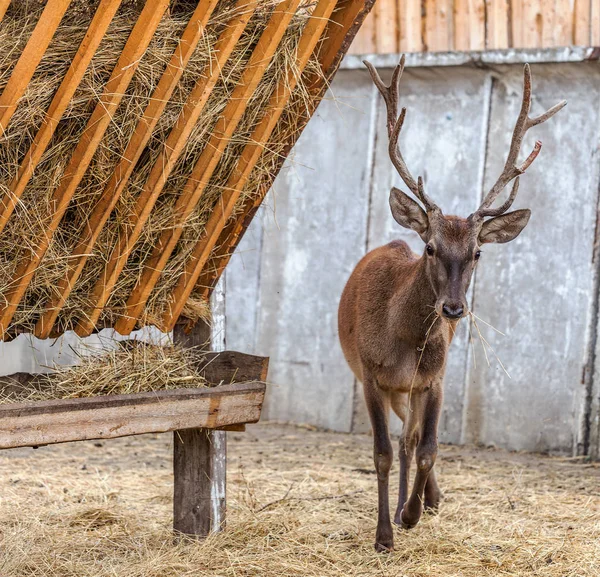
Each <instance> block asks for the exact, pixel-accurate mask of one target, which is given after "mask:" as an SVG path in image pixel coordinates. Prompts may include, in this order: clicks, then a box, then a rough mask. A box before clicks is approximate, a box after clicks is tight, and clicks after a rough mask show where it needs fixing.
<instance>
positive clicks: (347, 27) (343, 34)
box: [198, 0, 373, 298]
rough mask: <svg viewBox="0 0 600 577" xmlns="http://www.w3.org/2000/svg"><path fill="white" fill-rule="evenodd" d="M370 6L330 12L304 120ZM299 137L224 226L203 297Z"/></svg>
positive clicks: (352, 4)
mask: <svg viewBox="0 0 600 577" xmlns="http://www.w3.org/2000/svg"><path fill="white" fill-rule="evenodd" d="M372 6H373V0H370V1H369V0H367V1H366V2H365V1H364V0H347V1H342V3H341V7H340V9H339V10H336V11H335V12H334V13H333V15H332V17H331V22H330V24H329V25H328V26H327V28H326V29H325V31H324V33H323V38H324V40H323V43H322V45H321V47H320V49H319V60H320V62H321V67H322V69H323V74H324V78H325V79H323V78H321V77H319V78H315V80H314V83H312V84H310V83H308V85H310V86H311V89H312V93H313V96H314V99H313V100H312V103H311V105H310V108H309V109H308V110H307V111H306V115H307V118H309V117H310V116H311V115H312V114H313V112H314V110H315V109H316V107H317V106H318V105H319V102H320V101H321V98H322V97H323V95H324V93H325V90H326V89H327V86H328V82H329V79H331V78H332V77H333V75H334V74H335V72H336V70H337V67H338V66H339V63H340V62H341V60H342V58H343V57H344V55H345V53H346V51H347V50H348V46H349V45H350V43H351V42H352V38H353V37H354V35H355V34H356V31H357V30H358V28H360V26H361V23H362V21H363V20H364V17H365V15H366V14H367V13H368V11H369V10H370V9H371V7H372ZM299 136H300V132H296V133H294V134H292V135H291V136H290V138H289V141H288V142H287V143H286V150H285V151H284V153H283V154H282V155H281V159H280V161H279V164H278V166H276V167H275V168H274V170H273V172H272V174H271V175H270V177H269V178H265V181H264V182H263V183H262V185H261V186H260V187H259V188H258V194H257V196H256V197H255V198H254V199H248V201H247V202H245V203H244V205H243V206H242V207H241V210H240V214H239V215H238V216H237V217H236V219H234V220H232V221H231V222H230V223H228V225H227V226H226V228H225V229H224V230H223V232H222V233H221V235H220V238H219V242H218V243H217V247H218V248H217V250H216V251H215V255H214V257H213V259H212V260H211V261H210V265H209V266H207V267H205V270H204V271H203V273H202V275H201V277H200V279H199V282H198V285H199V286H200V287H203V288H204V290H203V291H202V292H203V296H204V297H206V298H208V295H209V293H210V291H211V290H212V288H213V287H214V286H215V284H216V282H217V280H218V279H219V277H220V275H221V273H222V271H223V269H224V268H225V267H226V266H227V263H228V262H229V258H230V257H231V255H232V253H233V251H234V250H235V247H236V245H237V243H238V242H239V241H240V239H241V238H242V236H243V233H244V231H245V230H247V228H248V225H249V223H250V221H251V220H252V217H253V216H254V214H255V212H256V210H258V207H259V206H260V205H261V203H262V201H263V199H264V196H265V195H266V194H267V192H268V190H269V188H270V186H271V183H272V181H273V180H274V179H275V177H276V175H277V173H278V172H279V170H280V169H281V166H282V165H283V159H284V158H285V157H286V152H287V151H289V150H291V148H292V147H293V146H294V144H295V142H296V140H297V139H298V137H299Z"/></svg>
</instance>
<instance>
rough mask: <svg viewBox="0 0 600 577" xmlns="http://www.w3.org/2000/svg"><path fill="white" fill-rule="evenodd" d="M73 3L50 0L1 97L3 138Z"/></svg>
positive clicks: (0, 116) (1, 129) (0, 113)
mask: <svg viewBox="0 0 600 577" xmlns="http://www.w3.org/2000/svg"><path fill="white" fill-rule="evenodd" d="M70 2H71V0H48V4H46V7H45V8H44V11H43V12H42V14H41V16H40V19H39V21H38V23H37V24H36V26H35V28H34V30H33V32H32V34H31V37H30V38H29V42H27V46H25V49H24V50H23V53H22V54H21V56H20V57H19V60H18V62H17V63H16V64H15V67H14V69H13V71H12V74H11V76H10V78H9V80H8V82H7V83H6V87H5V88H4V91H3V92H2V95H1V96H0V136H2V135H3V134H4V131H5V130H6V128H7V126H8V123H9V122H10V119H11V118H12V115H13V114H14V112H15V110H16V109H17V105H18V103H19V99H20V98H21V96H23V93H24V92H25V89H26V88H27V85H28V84H29V81H30V80H31V77H32V76H33V73H34V72H35V69H36V68H37V65H38V64H39V63H40V60H41V59H42V56H44V53H45V52H46V48H48V46H49V44H50V41H51V40H52V37H53V36H54V33H55V32H56V29H57V28H58V25H59V24H60V21H61V20H62V17H63V16H64V13H65V12H66V11H67V8H68V7H69V3H70ZM5 10H6V8H5Z"/></svg>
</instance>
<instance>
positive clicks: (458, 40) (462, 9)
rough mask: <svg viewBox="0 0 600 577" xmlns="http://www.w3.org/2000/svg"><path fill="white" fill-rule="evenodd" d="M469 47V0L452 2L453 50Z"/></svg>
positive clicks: (462, 49)
mask: <svg viewBox="0 0 600 577" xmlns="http://www.w3.org/2000/svg"><path fill="white" fill-rule="evenodd" d="M470 49H471V36H470V28H469V0H455V2H454V50H459V51H464V50H470Z"/></svg>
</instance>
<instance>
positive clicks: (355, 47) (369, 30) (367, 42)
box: [351, 12, 376, 54]
mask: <svg viewBox="0 0 600 577" xmlns="http://www.w3.org/2000/svg"><path fill="white" fill-rule="evenodd" d="M375 34H376V28H375V13H374V12H373V13H371V14H369V15H368V16H367V18H366V20H365V22H364V24H363V25H362V27H361V29H360V32H359V33H358V34H357V35H356V38H355V39H354V42H353V43H352V48H351V50H352V54H374V53H375V52H376V41H375Z"/></svg>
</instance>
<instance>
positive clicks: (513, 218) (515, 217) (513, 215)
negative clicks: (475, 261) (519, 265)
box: [479, 208, 531, 244]
mask: <svg viewBox="0 0 600 577" xmlns="http://www.w3.org/2000/svg"><path fill="white" fill-rule="evenodd" d="M530 216H531V211H530V210H529V209H528V208H526V209H522V210H515V211H514V212H507V213H506V214H503V215H502V216H497V217H495V218H492V219H490V220H488V221H486V222H484V223H483V226H482V227H481V231H479V243H480V244H484V243H486V242H499V243H503V242H510V241H511V240H513V239H515V238H517V237H518V236H519V234H520V232H521V231H522V230H523V229H524V228H525V225H526V224H527V223H528V222H529V217H530Z"/></svg>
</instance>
